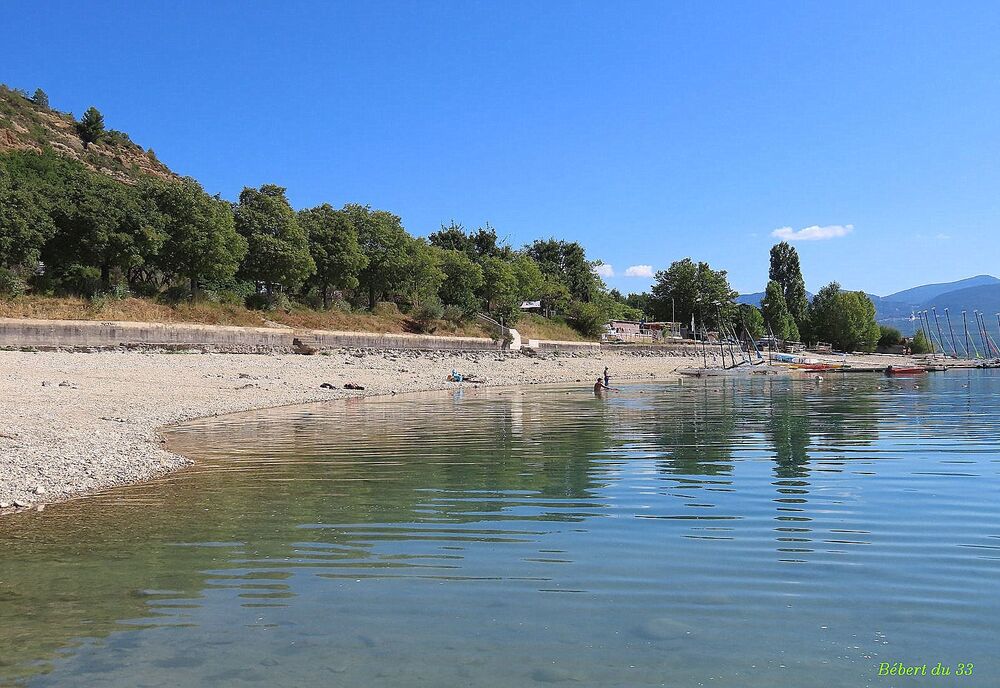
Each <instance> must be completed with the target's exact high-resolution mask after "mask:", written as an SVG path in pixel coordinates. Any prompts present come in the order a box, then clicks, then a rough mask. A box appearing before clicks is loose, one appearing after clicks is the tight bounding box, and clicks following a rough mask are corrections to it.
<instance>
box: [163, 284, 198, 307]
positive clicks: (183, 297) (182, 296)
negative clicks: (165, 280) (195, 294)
mask: <svg viewBox="0 0 1000 688" xmlns="http://www.w3.org/2000/svg"><path fill="white" fill-rule="evenodd" d="M160 300H161V301H163V302H164V303H167V304H170V305H174V304H178V303H182V302H184V301H190V300H191V289H190V288H189V287H188V286H187V285H186V284H183V285H181V284H176V285H174V286H172V287H167V288H166V290H164V292H163V293H162V294H161V295H160Z"/></svg>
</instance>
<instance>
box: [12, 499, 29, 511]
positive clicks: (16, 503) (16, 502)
mask: <svg viewBox="0 0 1000 688" xmlns="http://www.w3.org/2000/svg"><path fill="white" fill-rule="evenodd" d="M14 506H16V507H17V508H18V509H27V508H28V507H30V506H31V502H26V501H24V500H23V499H15V500H14Z"/></svg>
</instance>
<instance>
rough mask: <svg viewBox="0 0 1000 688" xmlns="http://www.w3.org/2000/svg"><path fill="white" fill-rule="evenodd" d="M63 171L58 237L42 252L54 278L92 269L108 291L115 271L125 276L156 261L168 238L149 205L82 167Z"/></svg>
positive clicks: (57, 196)
mask: <svg viewBox="0 0 1000 688" xmlns="http://www.w3.org/2000/svg"><path fill="white" fill-rule="evenodd" d="M63 170H64V171H66V172H68V173H69V174H68V175H67V176H66V177H64V178H63V179H62V180H61V181H60V183H59V185H58V188H55V189H53V191H52V193H53V195H54V197H53V200H52V219H53V221H54V223H55V226H56V233H55V235H54V236H53V238H52V240H50V241H49V242H47V243H46V245H45V246H44V247H43V249H42V260H43V261H44V263H45V264H46V266H49V267H51V268H52V274H53V275H56V276H59V275H60V274H62V275H66V274H69V273H70V272H72V273H73V274H83V273H81V272H80V270H78V268H79V267H83V268H86V267H92V268H95V269H96V270H98V271H99V274H100V281H101V284H102V286H103V287H104V288H105V289H107V288H109V287H110V286H111V273H112V270H120V271H122V272H126V271H128V270H130V269H132V268H135V267H137V266H140V265H144V264H148V263H150V262H152V261H153V260H154V258H155V256H156V254H157V253H158V251H159V249H160V246H161V245H162V244H163V241H164V239H165V238H166V237H165V235H164V233H163V231H162V229H161V228H160V227H159V226H158V224H159V220H160V217H159V214H158V213H157V212H156V211H155V208H154V207H152V204H151V203H149V200H148V199H147V198H145V197H143V196H141V195H140V193H139V192H138V190H137V189H135V188H134V187H131V186H128V185H126V184H122V183H121V182H118V181H116V180H113V179H111V178H110V177H106V176H104V175H102V174H98V173H94V172H90V171H89V170H87V169H86V168H83V167H82V165H81V166H79V167H77V168H70V169H67V168H63ZM74 266H77V267H74Z"/></svg>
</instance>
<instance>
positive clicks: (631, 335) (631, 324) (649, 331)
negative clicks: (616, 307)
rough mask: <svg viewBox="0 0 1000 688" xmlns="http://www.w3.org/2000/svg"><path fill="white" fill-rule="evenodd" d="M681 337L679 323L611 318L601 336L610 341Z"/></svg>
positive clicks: (641, 340) (638, 340) (645, 340)
mask: <svg viewBox="0 0 1000 688" xmlns="http://www.w3.org/2000/svg"><path fill="white" fill-rule="evenodd" d="M679 338H680V325H679V324H678V323H672V322H646V321H645V320H638V321H637V320H611V321H610V322H608V324H607V325H605V331H604V334H603V335H602V336H601V339H603V340H604V341H609V342H654V341H663V340H666V339H679Z"/></svg>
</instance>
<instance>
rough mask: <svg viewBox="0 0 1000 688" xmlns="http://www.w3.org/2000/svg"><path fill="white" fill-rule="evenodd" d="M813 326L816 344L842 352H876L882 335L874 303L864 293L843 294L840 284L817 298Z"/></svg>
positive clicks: (812, 308) (811, 313) (811, 317)
mask: <svg viewBox="0 0 1000 688" xmlns="http://www.w3.org/2000/svg"><path fill="white" fill-rule="evenodd" d="M809 323H810V328H811V335H812V337H813V338H814V341H825V342H829V343H830V344H832V345H833V346H834V348H836V349H839V350H840V351H874V350H875V347H876V346H877V345H878V340H879V337H880V335H881V332H880V331H879V327H878V323H876V322H875V304H873V303H872V302H871V299H869V298H868V296H867V295H866V294H865V293H864V292H860V291H854V292H845V291H841V289H840V285H839V284H837V283H836V282H831V283H830V284H828V285H826V286H825V287H823V288H822V289H820V290H819V292H817V294H816V296H815V297H813V300H812V303H811V304H810V306H809Z"/></svg>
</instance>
